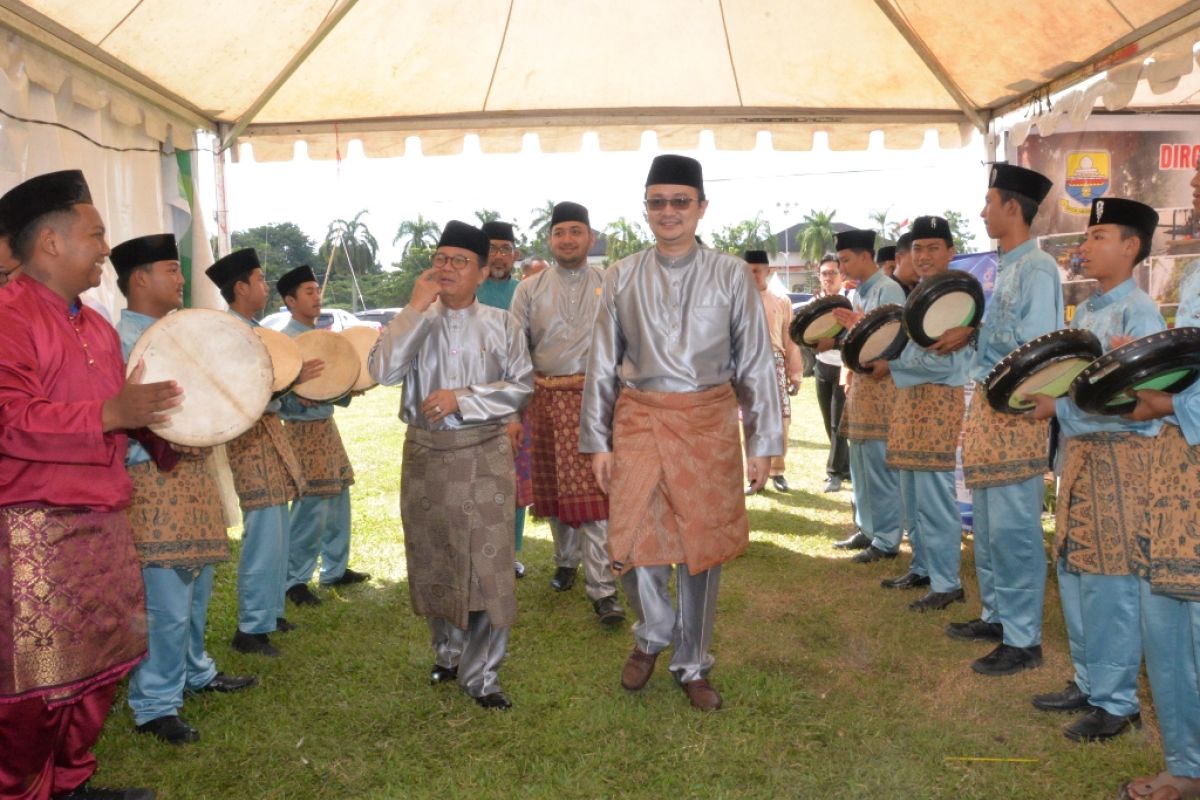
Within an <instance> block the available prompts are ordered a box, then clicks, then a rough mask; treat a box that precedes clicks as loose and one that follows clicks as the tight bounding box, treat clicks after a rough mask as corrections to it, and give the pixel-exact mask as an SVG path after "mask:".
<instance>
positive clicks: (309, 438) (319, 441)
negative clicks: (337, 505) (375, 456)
mask: <svg viewBox="0 0 1200 800" xmlns="http://www.w3.org/2000/svg"><path fill="white" fill-rule="evenodd" d="M283 429H284V430H285V431H287V436H288V442H289V443H290V444H291V447H292V452H293V453H295V454H296V459H297V460H298V461H299V462H300V470H301V472H302V473H303V475H304V494H305V495H306V496H308V495H320V496H322V497H331V496H336V495H339V494H341V493H342V490H343V489H345V488H346V487H347V486H350V485H351V484H353V483H354V468H353V467H351V466H350V459H349V457H347V455H346V448H345V446H344V445H343V444H342V436H341V434H340V433H338V428H337V423H336V422H334V421H333V417H329V418H328V419H319V420H312V421H304V422H299V421H291V420H289V421H288V422H286V423H284V426H283Z"/></svg>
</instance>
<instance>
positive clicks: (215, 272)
mask: <svg viewBox="0 0 1200 800" xmlns="http://www.w3.org/2000/svg"><path fill="white" fill-rule="evenodd" d="M256 269H262V264H260V263H259V262H258V253H257V252H255V250H254V248H253V247H245V248H243V249H241V250H234V251H233V252H232V253H230V254H229V255H227V256H225V257H224V258H218V259H217V260H216V261H215V262H213V265H212V266H211V267H209V268H208V269H206V270H204V274H205V275H207V276H208V279H209V280H210V281H212V282H213V283H215V284H216V285H217V288H219V289H224V288H225V287H226V286H229V285H231V284H233V283H236V282H237V281H239V280H241V279H243V278H245V277H246V276H247V275H249V274H250V273H251V272H253V271H254V270H256Z"/></svg>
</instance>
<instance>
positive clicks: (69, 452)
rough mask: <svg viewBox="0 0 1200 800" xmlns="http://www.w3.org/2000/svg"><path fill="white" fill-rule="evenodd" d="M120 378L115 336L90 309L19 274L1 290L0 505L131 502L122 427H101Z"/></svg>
mask: <svg viewBox="0 0 1200 800" xmlns="http://www.w3.org/2000/svg"><path fill="white" fill-rule="evenodd" d="M124 380H125V379H124V359H123V358H122V356H121V341H120V339H119V338H118V336H117V332H116V330H114V329H113V327H112V325H110V324H109V323H108V322H107V321H105V320H104V318H103V317H101V316H100V315H99V314H97V313H96V312H95V311H92V310H91V309H89V308H87V307H86V306H83V305H82V304H78V303H77V304H76V305H75V306H74V307H72V306H70V305H69V304H68V303H67V302H66V301H65V300H63V299H62V298H61V297H59V296H58V295H57V294H55V293H54V292H52V291H51V290H49V289H47V288H46V287H45V286H43V285H42V284H40V283H38V282H37V281H35V280H33V279H32V278H30V277H29V276H27V275H21V276H19V277H18V278H17V279H16V281H15V282H13V283H11V284H9V285H8V286H6V287H5V291H3V292H0V507H2V506H20V505H47V506H59V507H64V506H65V507H79V508H89V509H92V510H94V511H116V510H118V509H122V508H125V507H126V506H128V505H129V496H130V483H129V475H128V474H127V473H126V471H125V450H126V447H127V439H126V436H125V433H124V432H121V431H112V432H109V433H102V432H101V407H102V406H103V404H104V401H105V400H107V399H109V398H111V397H113V396H115V395H116V394H117V393H118V392H119V391H120V390H121V386H122V384H123V383H124Z"/></svg>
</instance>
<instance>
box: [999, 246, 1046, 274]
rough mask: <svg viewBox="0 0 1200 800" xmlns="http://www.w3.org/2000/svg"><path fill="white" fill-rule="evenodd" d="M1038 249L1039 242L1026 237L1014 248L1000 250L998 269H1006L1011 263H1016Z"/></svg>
mask: <svg viewBox="0 0 1200 800" xmlns="http://www.w3.org/2000/svg"><path fill="white" fill-rule="evenodd" d="M1036 249H1037V242H1035V241H1034V240H1033V239H1026V240H1025V241H1023V242H1021V243H1020V244H1019V245H1017V246H1016V247H1014V248H1013V249H1012V250H1000V251H999V253H1000V258H999V259H997V261H996V269H1004V268H1005V267H1007V266H1008V265H1010V264H1015V263H1016V262H1018V261H1020V260H1021V259H1022V258H1024V257H1025V256H1027V255H1029V253H1030V252H1031V251H1033V250H1036Z"/></svg>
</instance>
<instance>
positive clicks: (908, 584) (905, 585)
mask: <svg viewBox="0 0 1200 800" xmlns="http://www.w3.org/2000/svg"><path fill="white" fill-rule="evenodd" d="M879 585H880V586H882V587H883V588H885V589H919V588H920V587H922V586H928V585H929V576H928V575H918V574H917V573H915V572H909V573H906V574H904V575H901V576H900V577H899V578H884V579H883V580H881V581H880V582H879Z"/></svg>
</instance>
